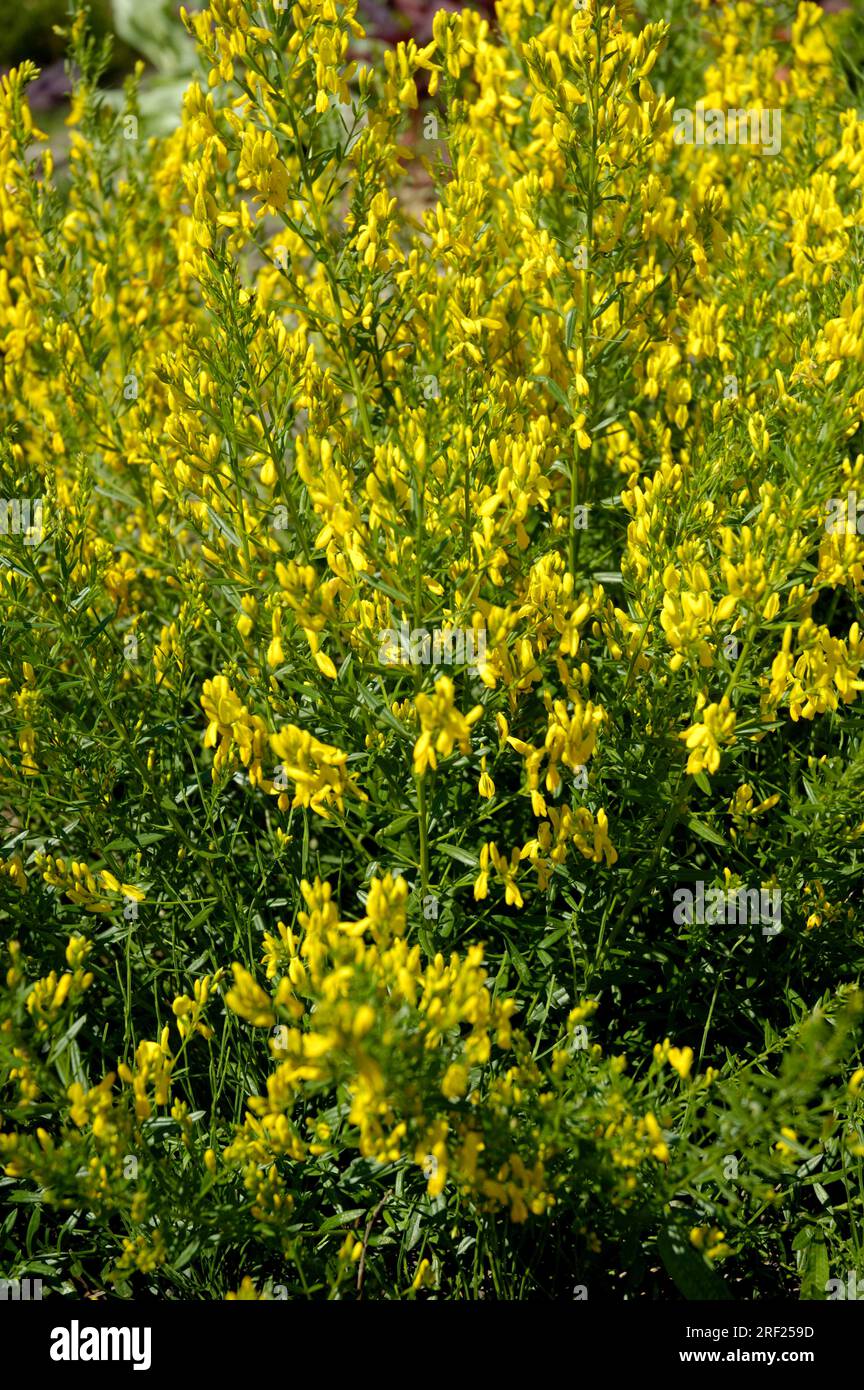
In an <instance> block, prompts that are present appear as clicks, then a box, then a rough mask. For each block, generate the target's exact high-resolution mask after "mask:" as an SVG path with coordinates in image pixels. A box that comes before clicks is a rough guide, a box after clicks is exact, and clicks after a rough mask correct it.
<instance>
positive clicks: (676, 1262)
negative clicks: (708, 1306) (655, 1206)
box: [657, 1226, 732, 1301]
mask: <svg viewBox="0 0 864 1390" xmlns="http://www.w3.org/2000/svg"><path fill="white" fill-rule="evenodd" d="M657 1249H658V1250H659V1252H660V1258H661V1260H662V1261H663V1266H664V1268H665V1270H666V1273H667V1274H668V1275H669V1277H670V1278H671V1279H672V1282H673V1283H674V1285H675V1287H676V1288H677V1289H678V1291H679V1293H682V1294H683V1295H684V1297H685V1298H688V1299H693V1300H698V1301H707V1300H711V1299H718V1298H720V1299H731V1297H732V1295H731V1294H730V1292H729V1290H728V1288H727V1286H726V1283H725V1280H723V1279H721V1277H720V1275H719V1274H718V1273H717V1271H716V1269H712V1268H711V1266H710V1265H709V1264H708V1263H707V1261H706V1259H705V1257H704V1256H703V1255H700V1254H699V1252H698V1250H696V1249H694V1247H693V1246H692V1245H691V1244H690V1241H689V1240H688V1239H687V1237H686V1235H685V1234H684V1233H683V1231H679V1230H677V1229H676V1228H675V1227H674V1226H670V1227H669V1229H668V1230H667V1231H663V1232H662V1234H661V1235H660V1237H659V1239H658V1241H657Z"/></svg>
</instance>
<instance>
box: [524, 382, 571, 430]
mask: <svg viewBox="0 0 864 1390" xmlns="http://www.w3.org/2000/svg"><path fill="white" fill-rule="evenodd" d="M528 379H529V381H539V382H541V383H542V384H543V385H544V386H545V387H546V390H547V391H548V392H549V395H550V396H552V397H554V399H555V400H556V401H557V402H558V404H559V405H560V406H563V408H564V409H565V410H566V411H567V414H568V415H569V416H570V419H571V420H572V419H573V409H572V407H571V405H570V402H569V401H568V399H567V397H566V396H565V395H564V392H563V391H562V390H561V387H560V386H559V385H558V383H557V382H556V381H553V380H552V378H551V377H548V376H532V377H529V378H528Z"/></svg>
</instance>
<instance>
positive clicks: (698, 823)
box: [687, 816, 729, 849]
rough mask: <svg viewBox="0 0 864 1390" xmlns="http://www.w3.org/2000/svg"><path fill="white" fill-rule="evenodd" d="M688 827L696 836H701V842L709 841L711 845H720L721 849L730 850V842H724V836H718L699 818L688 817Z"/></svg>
mask: <svg viewBox="0 0 864 1390" xmlns="http://www.w3.org/2000/svg"><path fill="white" fill-rule="evenodd" d="M687 826H688V829H690V830H692V831H693V834H694V835H698V836H699V839H700V840H707V841H708V843H709V844H711V845H719V846H720V848H721V849H728V848H729V843H728V841H727V840H724V838H723V836H722V835H718V833H717V831H716V830H714V829H712V827H711V826H710V825H708V824H707V823H706V822H705V821H704V820H699V818H698V816H688V818H687Z"/></svg>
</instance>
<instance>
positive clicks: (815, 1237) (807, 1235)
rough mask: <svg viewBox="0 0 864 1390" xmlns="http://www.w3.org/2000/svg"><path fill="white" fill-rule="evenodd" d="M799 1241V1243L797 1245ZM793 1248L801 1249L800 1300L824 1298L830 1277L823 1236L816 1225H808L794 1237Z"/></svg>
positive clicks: (821, 1299) (819, 1299) (822, 1299)
mask: <svg viewBox="0 0 864 1390" xmlns="http://www.w3.org/2000/svg"><path fill="white" fill-rule="evenodd" d="M799 1241H800V1245H799ZM793 1248H794V1249H799V1250H802V1249H803V1255H802V1258H801V1262H800V1266H799V1268H800V1271H801V1293H800V1295H799V1297H800V1298H801V1300H802V1301H812V1300H818V1301H820V1302H822V1301H824V1299H825V1286H826V1285H827V1283H828V1280H829V1279H830V1277H831V1270H830V1267H829V1264H828V1250H827V1247H826V1245H825V1237H824V1236H823V1234H822V1232H821V1231H820V1230H819V1228H818V1227H817V1226H809V1227H808V1228H807V1230H806V1231H802V1232H801V1234H800V1236H799V1237H798V1238H796V1240H795V1242H794V1245H793Z"/></svg>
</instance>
